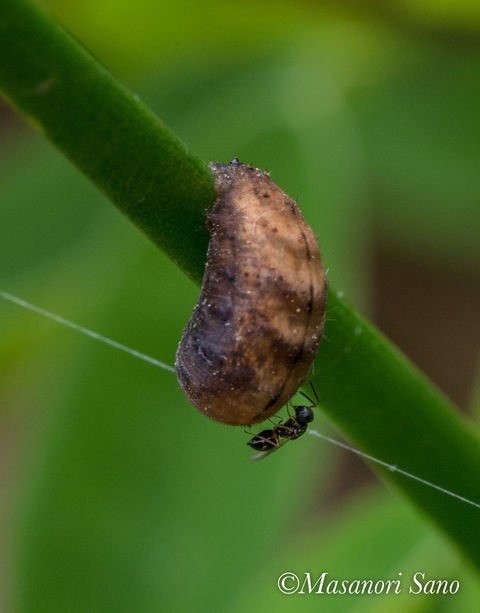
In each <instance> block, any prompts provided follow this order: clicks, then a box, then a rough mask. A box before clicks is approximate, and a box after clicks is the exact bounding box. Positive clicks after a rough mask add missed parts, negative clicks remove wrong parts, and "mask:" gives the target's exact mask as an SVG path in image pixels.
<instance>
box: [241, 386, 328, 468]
mask: <svg viewBox="0 0 480 613" xmlns="http://www.w3.org/2000/svg"><path fill="white" fill-rule="evenodd" d="M310 385H311V384H310ZM311 388H312V391H313V395H314V396H315V400H316V402H314V401H313V400H312V399H311V398H310V397H309V396H307V394H305V393H304V392H300V394H302V396H304V397H305V398H306V399H307V400H308V401H309V402H311V405H310V406H305V405H294V406H293V407H292V408H293V410H294V411H295V415H290V416H289V418H288V419H287V420H286V421H284V422H281V423H279V424H277V425H276V426H274V427H273V428H269V429H268V430H262V432H259V433H258V434H256V435H255V436H254V437H252V438H251V439H250V440H249V441H248V442H247V445H249V446H250V447H251V448H252V449H255V451H258V452H259V453H257V454H255V455H253V456H252V457H251V460H253V461H255V460H261V459H262V458H264V457H266V456H267V455H270V454H271V453H273V452H274V451H276V450H277V449H279V448H280V447H282V446H283V445H285V443H287V442H288V441H294V440H295V439H297V438H299V437H300V436H302V434H305V432H306V431H307V427H308V424H309V423H311V422H312V421H313V417H314V414H313V408H314V407H316V406H318V404H319V401H318V396H317V394H316V392H315V389H314V387H313V386H312V385H311Z"/></svg>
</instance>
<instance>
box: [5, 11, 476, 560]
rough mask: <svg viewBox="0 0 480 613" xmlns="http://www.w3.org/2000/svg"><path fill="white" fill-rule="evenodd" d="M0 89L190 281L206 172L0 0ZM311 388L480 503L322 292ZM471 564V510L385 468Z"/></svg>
mask: <svg viewBox="0 0 480 613" xmlns="http://www.w3.org/2000/svg"><path fill="white" fill-rule="evenodd" d="M0 58H1V60H0V87H2V89H3V91H4V92H5V94H6V95H7V97H8V98H9V99H10V100H11V101H12V103H13V104H14V105H15V106H16V107H17V108H18V109H19V110H20V111H21V112H22V113H24V114H25V115H26V116H27V117H28V118H29V119H30V120H31V121H32V122H33V123H34V124H35V125H36V126H37V127H39V128H40V129H41V130H42V131H43V132H44V133H45V134H46V135H47V136H48V138H50V139H51V140H52V142H54V143H55V144H56V146H57V147H59V148H60V149H61V150H62V151H63V152H64V153H65V154H66V155H67V156H68V157H69V158H70V159H71V160H72V161H73V162H74V163H75V164H76V165H77V166H78V167H79V168H80V169H81V170H82V171H83V172H84V173H85V174H86V175H87V176H88V177H90V178H91V179H92V180H93V181H94V182H95V184H96V185H97V186H98V187H99V188H100V189H101V190H103V191H104V192H105V193H106V194H107V195H108V196H109V197H110V198H111V200H112V201H113V202H114V203H115V204H116V205H117V206H118V207H119V208H120V210H122V211H123V212H124V213H126V214H127V215H128V216H129V217H130V219H131V220H132V221H133V222H134V223H135V224H137V225H138V226H139V227H141V228H142V229H143V230H144V231H145V232H146V233H147V234H148V235H149V236H150V238H151V239H152V240H153V241H154V242H155V243H156V244H157V245H158V246H159V247H160V248H161V249H163V250H164V251H165V252H166V253H167V254H168V255H169V256H170V257H171V258H172V259H173V260H175V261H176V262H177V263H178V264H179V266H180V267H181V268H182V269H183V270H184V271H185V272H186V273H187V274H188V275H189V276H191V277H192V278H193V279H195V280H196V281H197V282H200V280H201V275H202V270H203V262H204V259H205V253H206V247H207V241H208V236H207V233H206V230H205V226H204V211H205V209H206V208H207V207H208V206H209V205H210V204H211V203H212V202H213V199H214V186H213V178H212V176H211V174H210V172H209V170H208V167H207V166H206V164H204V163H203V162H202V161H200V160H199V159H198V158H197V157H195V156H194V155H192V154H191V153H190V152H188V150H187V148H186V147H185V146H184V145H183V144H182V143H181V142H180V141H179V140H178V139H177V138H176V137H175V136H174V135H173V134H172V133H171V132H170V131H169V130H168V129H167V128H166V127H165V126H164V125H163V124H162V123H161V122H160V120H159V119H157V118H156V117H155V116H154V115H153V114H152V113H151V111H149V110H148V109H147V108H145V107H144V106H143V105H142V104H141V103H140V102H139V101H138V99H137V98H136V97H135V96H133V95H132V94H130V93H129V92H128V91H126V90H125V88H123V87H122V86H121V85H120V84H119V83H118V82H117V81H116V80H115V79H114V78H113V77H112V76H111V75H110V74H109V73H108V72H107V71H106V70H105V68H104V67H103V66H101V65H100V64H99V63H98V62H96V61H95V60H94V59H93V58H92V57H91V56H90V55H89V54H88V53H87V52H86V51H85V50H84V49H83V48H82V47H80V46H79V45H78V43H76V42H75V41H74V40H73V39H72V38H71V37H70V36H69V35H68V34H67V33H65V31H64V30H63V29H62V28H61V27H60V26H59V25H58V24H57V23H56V22H55V21H54V20H53V19H52V18H51V17H49V16H48V15H47V14H45V13H44V12H43V11H41V10H40V9H39V8H38V7H36V6H35V5H34V4H32V3H31V2H29V1H27V0H0ZM312 378H313V381H314V384H315V386H316V388H317V389H318V392H319V395H320V398H321V402H322V408H323V409H324V410H325V411H326V412H327V413H328V414H329V415H330V416H331V417H332V418H333V419H334V420H335V421H336V422H337V423H338V424H339V425H340V426H341V427H342V429H343V430H344V431H345V432H346V433H348V435H349V436H351V437H352V438H353V439H354V440H355V442H356V444H358V445H359V446H360V447H361V448H362V449H363V450H364V451H365V452H366V453H368V454H370V455H372V456H376V457H378V458H380V459H382V460H383V461H385V462H387V463H389V464H392V465H396V466H398V467H399V468H401V469H402V470H405V471H408V472H410V473H413V474H415V475H417V476H419V477H420V478H422V479H425V480H427V481H430V482H432V483H434V484H436V485H438V486H440V487H443V488H445V489H448V490H451V491H453V492H455V493H457V494H459V495H461V496H464V497H466V498H468V499H471V500H473V501H476V502H480V487H479V481H480V443H479V440H478V438H477V437H476V436H475V435H474V434H473V432H472V431H471V430H470V428H469V427H468V425H467V424H466V423H464V422H463V421H462V420H461V418H460V417H459V415H458V413H457V412H456V411H455V409H454V408H453V407H452V406H451V405H450V404H449V403H448V401H447V400H446V399H445V398H444V397H443V396H442V395H441V394H440V393H439V392H438V391H437V390H436V389H435V388H434V387H433V386H432V385H431V384H430V383H429V382H428V381H427V380H426V379H425V378H424V377H423V376H422V375H421V374H420V373H419V372H418V371H417V370H416V369H415V368H414V367H413V366H412V365H411V364H410V363H409V362H408V361H407V360H406V359H405V358H404V357H403V356H402V355H401V354H400V353H399V352H398V351H397V350H396V349H395V348H394V347H392V345H391V344H390V343H389V342H388V341H387V340H386V339H385V338H384V337H383V336H382V335H381V334H379V333H378V332H377V331H376V330H375V329H374V328H373V327H372V326H371V325H370V324H368V323H367V322H365V321H364V320H363V319H362V318H361V317H360V316H359V315H357V314H356V313H355V312H354V311H353V310H351V309H350V308H349V307H348V306H347V305H346V304H345V303H344V302H343V300H341V298H340V297H339V296H338V295H337V294H336V293H335V292H334V291H333V290H332V291H331V292H330V297H329V303H328V318H327V325H326V338H325V340H324V341H323V343H322V345H321V348H320V351H319V355H318V357H317V360H316V364H315V374H314V375H313V377H312ZM384 475H385V477H386V478H388V480H389V481H391V482H393V483H395V485H396V486H398V487H399V488H400V489H401V490H402V491H403V492H404V493H405V494H406V495H407V496H408V497H409V498H410V499H411V500H413V501H414V502H415V503H416V504H417V505H418V506H419V507H420V508H421V509H422V510H423V511H424V512H425V513H426V514H427V515H429V516H430V517H431V518H432V519H433V520H434V521H435V522H436V523H437V524H438V525H439V526H441V527H442V529H443V530H444V531H445V532H446V533H447V534H449V535H450V537H451V538H452V539H453V540H454V541H455V542H456V544H457V545H458V547H459V548H460V549H461V550H462V551H463V552H464V553H465V554H466V555H467V556H468V557H469V558H470V559H471V560H472V561H474V562H475V563H476V564H477V566H479V567H480V530H479V529H478V527H479V520H480V510H479V509H478V508H476V507H473V506H471V505H468V504H466V503H464V502H462V501H460V500H457V499H455V498H452V497H449V496H447V495H446V494H443V493H441V492H439V491H437V490H434V489H432V488H429V487H427V486H425V485H423V484H421V483H418V482H416V481H412V480H410V479H408V478H406V477H404V476H402V475H400V474H399V473H396V472H388V471H384Z"/></svg>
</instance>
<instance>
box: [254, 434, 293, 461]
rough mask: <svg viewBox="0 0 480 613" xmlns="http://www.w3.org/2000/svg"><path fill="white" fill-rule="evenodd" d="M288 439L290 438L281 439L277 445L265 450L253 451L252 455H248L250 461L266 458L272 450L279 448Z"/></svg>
mask: <svg viewBox="0 0 480 613" xmlns="http://www.w3.org/2000/svg"><path fill="white" fill-rule="evenodd" d="M289 440H290V439H288V438H284V439H281V440H280V441H279V443H278V445H276V446H275V447H273V448H272V449H268V450H267V451H259V452H258V453H254V454H253V455H252V456H250V462H258V460H263V459H264V458H266V457H267V456H269V455H270V454H272V453H273V452H274V451H277V450H278V449H280V447H283V446H284V445H285V443H288V441H289Z"/></svg>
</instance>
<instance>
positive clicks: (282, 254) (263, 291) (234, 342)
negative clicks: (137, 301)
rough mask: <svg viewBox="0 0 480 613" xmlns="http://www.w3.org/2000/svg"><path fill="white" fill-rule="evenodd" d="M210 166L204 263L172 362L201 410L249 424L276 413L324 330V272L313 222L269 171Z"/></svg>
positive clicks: (292, 390) (306, 367) (231, 421)
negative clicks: (212, 183)
mask: <svg viewBox="0 0 480 613" xmlns="http://www.w3.org/2000/svg"><path fill="white" fill-rule="evenodd" d="M211 168H212V170H213V172H214V174H215V176H216V189H217V200H216V201H215V203H214V204H213V206H212V207H211V208H210V209H209V210H208V212H207V227H208V230H209V232H210V235H211V238H210V244H209V247H208V255H207V263H206V268H205V273H204V276H203V283H202V290H201V293H200V297H199V299H198V302H197V304H196V306H195V309H194V311H193V313H192V317H191V319H190V321H189V322H188V324H187V327H186V328H185V331H184V334H183V337H182V340H181V341H180V345H179V347H178V351H177V357H176V362H175V368H176V373H177V378H178V381H179V383H180V386H181V387H182V389H183V391H184V392H185V394H186V396H187V398H188V399H189V400H190V402H191V403H192V404H193V405H195V406H196V407H197V408H198V409H200V411H202V412H203V413H205V415H207V416H208V417H211V418H212V419H216V420H217V421H220V422H223V423H226V424H232V425H249V424H254V423H258V422H261V421H264V420H265V419H267V418H268V417H270V416H271V415H273V414H274V413H276V412H277V411H278V410H279V409H280V408H281V407H282V406H283V405H284V404H285V403H287V402H288V400H290V398H291V397H292V396H293V394H295V392H296V391H297V389H298V387H299V386H300V385H301V383H302V382H303V381H304V379H305V377H306V376H307V373H308V371H309V369H310V367H311V365H312V362H313V359H314V357H315V354H316V352H317V348H318V345H319V343H320V339H321V337H322V332H323V321H324V314H325V300H326V279H325V272H324V269H323V266H322V261H321V258H320V252H319V248H318V244H317V240H316V238H315V235H314V234H313V231H312V229H311V228H310V226H309V225H308V224H307V223H306V221H305V220H304V218H303V216H302V214H301V212H300V210H299V208H298V207H297V205H296V204H295V202H294V201H293V200H292V199H291V198H289V197H288V196H287V195H286V194H285V193H284V192H283V191H282V190H281V189H280V188H279V187H278V186H277V185H275V183H273V181H272V180H271V179H270V177H269V176H268V174H267V173H265V172H263V171H261V170H259V169H258V168H254V167H253V166H248V165H246V164H241V163H240V162H239V161H238V160H233V161H232V162H231V163H230V164H225V165H223V164H216V163H215V164H211Z"/></svg>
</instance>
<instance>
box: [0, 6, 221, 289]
mask: <svg viewBox="0 0 480 613" xmlns="http://www.w3.org/2000/svg"><path fill="white" fill-rule="evenodd" d="M0 88H1V89H2V91H3V92H4V93H5V95H6V97H7V98H9V99H10V100H11V102H12V103H13V105H14V106H16V107H17V108H18V109H19V110H20V111H21V112H22V113H23V114H24V115H25V116H26V117H27V118H28V119H29V120H30V121H31V122H32V123H33V125H34V126H35V127H36V128H37V129H39V130H41V131H42V132H44V133H45V135H46V136H47V137H48V138H49V139H50V140H51V141H52V142H53V143H55V145H56V146H57V147H58V148H59V149H60V150H61V151H63V153H64V154H65V155H66V156H67V157H69V158H70V159H71V160H72V162H74V163H75V165H76V166H77V167H78V168H79V169H80V170H82V172H84V173H85V174H86V175H87V176H88V177H89V178H90V179H91V180H92V181H93V182H94V183H95V184H96V185H97V187H98V188H99V189H101V190H102V191H103V192H105V194H106V195H107V196H108V197H109V198H110V199H111V200H112V201H113V202H114V203H115V204H116V206H118V208H119V209H120V210H121V211H122V212H123V213H125V214H126V215H128V216H129V217H130V219H131V220H132V221H133V222H134V223H135V224H136V225H137V226H139V227H140V228H141V229H142V230H143V231H144V232H145V233H146V234H147V235H148V236H149V237H150V238H151V239H152V240H153V241H154V242H155V243H156V244H157V245H158V246H159V247H160V248H161V249H162V250H163V251H165V253H167V254H168V255H169V257H171V258H172V259H173V260H174V261H175V262H177V263H178V265H179V266H180V267H181V268H183V270H185V271H186V272H187V274H189V275H193V276H194V277H195V278H197V279H198V278H199V276H200V275H201V274H202V270H203V260H202V258H199V257H198V253H204V252H205V249H206V245H207V242H208V235H207V232H206V229H205V227H204V224H203V211H204V210H205V208H207V207H208V206H209V205H210V204H211V202H212V201H213V199H214V197H215V196H214V183H213V176H212V174H211V173H210V170H209V168H208V166H207V164H205V162H203V161H202V160H200V159H199V158H198V157H197V156H195V155H194V154H193V153H191V152H189V151H188V149H187V147H186V146H185V145H184V143H182V142H181V141H180V140H179V139H178V138H177V137H176V136H175V135H174V134H173V133H172V132H171V131H170V130H169V129H168V128H167V127H166V126H165V125H164V124H163V123H162V122H161V121H160V119H159V118H158V117H157V116H156V115H154V114H153V113H152V111H150V109H148V108H147V107H146V106H145V105H143V104H142V103H141V102H140V101H139V99H138V98H137V97H136V96H135V95H133V94H132V93H131V92H129V91H128V90H127V89H126V88H125V87H123V86H122V85H121V84H120V83H119V82H118V81H117V80H116V79H115V78H114V77H113V76H112V75H111V74H110V73H109V72H108V71H107V70H106V69H105V67H104V66H102V65H101V64H99V63H98V62H97V61H96V60H94V58H92V56H91V55H90V54H89V53H88V52H87V51H86V50H85V49H84V48H83V47H81V46H80V45H79V44H78V43H77V42H76V41H75V40H74V39H73V38H72V37H71V36H70V35H69V34H68V33H67V32H65V30H64V29H63V28H62V27H61V26H60V25H59V24H58V23H57V22H56V21H55V20H54V19H53V18H52V17H51V16H50V15H48V14H47V13H45V12H44V11H43V10H42V9H41V8H39V7H38V6H37V5H35V4H34V3H33V2H29V1H28V0H0ZM187 236H188V239H186V238H185V237H187Z"/></svg>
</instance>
